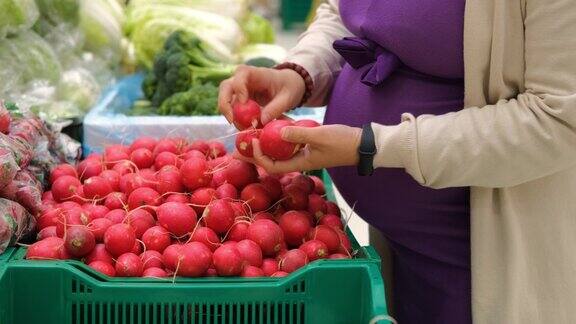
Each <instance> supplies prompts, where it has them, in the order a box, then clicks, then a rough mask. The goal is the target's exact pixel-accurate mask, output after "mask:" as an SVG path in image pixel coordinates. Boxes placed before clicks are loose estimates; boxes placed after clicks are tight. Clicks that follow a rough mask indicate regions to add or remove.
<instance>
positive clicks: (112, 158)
mask: <svg viewBox="0 0 576 324" xmlns="http://www.w3.org/2000/svg"><path fill="white" fill-rule="evenodd" d="M129 159H130V155H129V154H128V153H126V152H124V151H120V150H113V149H112V150H107V152H105V153H104V162H106V165H107V166H108V167H111V166H114V164H116V163H118V162H120V161H125V160H129Z"/></svg>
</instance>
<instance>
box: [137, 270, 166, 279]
mask: <svg viewBox="0 0 576 324" xmlns="http://www.w3.org/2000/svg"><path fill="white" fill-rule="evenodd" d="M142 277H144V278H164V277H168V273H166V271H165V270H164V269H161V268H147V269H144V272H143V273H142Z"/></svg>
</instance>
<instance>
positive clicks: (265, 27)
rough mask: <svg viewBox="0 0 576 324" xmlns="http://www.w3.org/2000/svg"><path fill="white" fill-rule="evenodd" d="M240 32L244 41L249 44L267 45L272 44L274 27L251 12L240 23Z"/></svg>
mask: <svg viewBox="0 0 576 324" xmlns="http://www.w3.org/2000/svg"><path fill="white" fill-rule="evenodd" d="M242 30H243V31H244V35H245V36H246V40H247V41H248V43H250V44H255V43H268V44H274V27H272V24H271V23H270V21H269V20H268V19H266V18H264V17H262V16H260V15H257V14H255V13H253V12H251V13H250V14H248V16H247V17H246V18H245V19H244V21H243V22H242Z"/></svg>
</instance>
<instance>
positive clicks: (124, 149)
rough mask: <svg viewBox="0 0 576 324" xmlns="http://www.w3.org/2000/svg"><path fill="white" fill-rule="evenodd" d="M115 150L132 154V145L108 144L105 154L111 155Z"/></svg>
mask: <svg viewBox="0 0 576 324" xmlns="http://www.w3.org/2000/svg"><path fill="white" fill-rule="evenodd" d="M114 152H120V153H125V154H130V147H129V146H126V145H122V144H113V145H108V146H106V148H105V149H104V156H106V155H111V154H113V153H114Z"/></svg>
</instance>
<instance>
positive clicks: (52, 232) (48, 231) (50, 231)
mask: <svg viewBox="0 0 576 324" xmlns="http://www.w3.org/2000/svg"><path fill="white" fill-rule="evenodd" d="M47 237H58V234H57V233H56V226H47V227H44V228H43V229H41V230H40V232H38V235H37V236H36V239H37V240H38V241H40V240H43V239H45V238H47Z"/></svg>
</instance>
